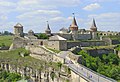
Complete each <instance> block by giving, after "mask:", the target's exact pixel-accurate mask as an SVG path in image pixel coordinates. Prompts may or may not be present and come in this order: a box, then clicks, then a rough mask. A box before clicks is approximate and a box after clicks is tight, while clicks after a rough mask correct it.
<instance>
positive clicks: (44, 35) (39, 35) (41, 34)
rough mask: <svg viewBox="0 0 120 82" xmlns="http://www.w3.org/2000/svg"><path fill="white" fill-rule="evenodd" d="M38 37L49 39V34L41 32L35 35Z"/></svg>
mask: <svg viewBox="0 0 120 82" xmlns="http://www.w3.org/2000/svg"><path fill="white" fill-rule="evenodd" d="M35 36H36V37H37V38H38V39H48V36H47V35H46V34H43V33H40V34H38V35H35Z"/></svg>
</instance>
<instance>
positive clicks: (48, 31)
mask: <svg viewBox="0 0 120 82" xmlns="http://www.w3.org/2000/svg"><path fill="white" fill-rule="evenodd" d="M45 33H46V34H47V35H48V36H50V35H51V30H50V25H49V23H48V21H47V29H46V30H45Z"/></svg>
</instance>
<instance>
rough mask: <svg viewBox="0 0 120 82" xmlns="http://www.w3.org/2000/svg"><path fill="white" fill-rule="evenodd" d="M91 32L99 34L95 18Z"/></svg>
mask: <svg viewBox="0 0 120 82" xmlns="http://www.w3.org/2000/svg"><path fill="white" fill-rule="evenodd" d="M90 30H91V31H93V32H97V27H96V23H95V19H94V18H93V23H92V26H91V28H90Z"/></svg>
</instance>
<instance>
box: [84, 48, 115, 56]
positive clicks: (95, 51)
mask: <svg viewBox="0 0 120 82" xmlns="http://www.w3.org/2000/svg"><path fill="white" fill-rule="evenodd" d="M86 51H87V53H88V54H89V55H91V56H94V57H96V56H102V55H103V54H109V53H114V49H92V50H91V49H90V50H86Z"/></svg>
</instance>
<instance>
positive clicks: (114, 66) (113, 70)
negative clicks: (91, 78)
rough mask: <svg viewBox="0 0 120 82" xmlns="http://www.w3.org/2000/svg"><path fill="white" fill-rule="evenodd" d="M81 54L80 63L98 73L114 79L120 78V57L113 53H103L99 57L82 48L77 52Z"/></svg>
mask: <svg viewBox="0 0 120 82" xmlns="http://www.w3.org/2000/svg"><path fill="white" fill-rule="evenodd" d="M78 55H82V58H83V60H82V64H83V65H84V66H86V67H88V68H90V69H92V70H94V71H96V72H98V73H100V74H103V75H105V76H107V77H110V78H113V79H115V80H120V58H119V57H118V56H117V55H116V54H113V53H110V54H108V55H106V54H104V55H103V56H102V57H101V58H100V57H92V56H90V55H88V54H87V53H86V52H84V51H83V50H82V51H80V52H78Z"/></svg>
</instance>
